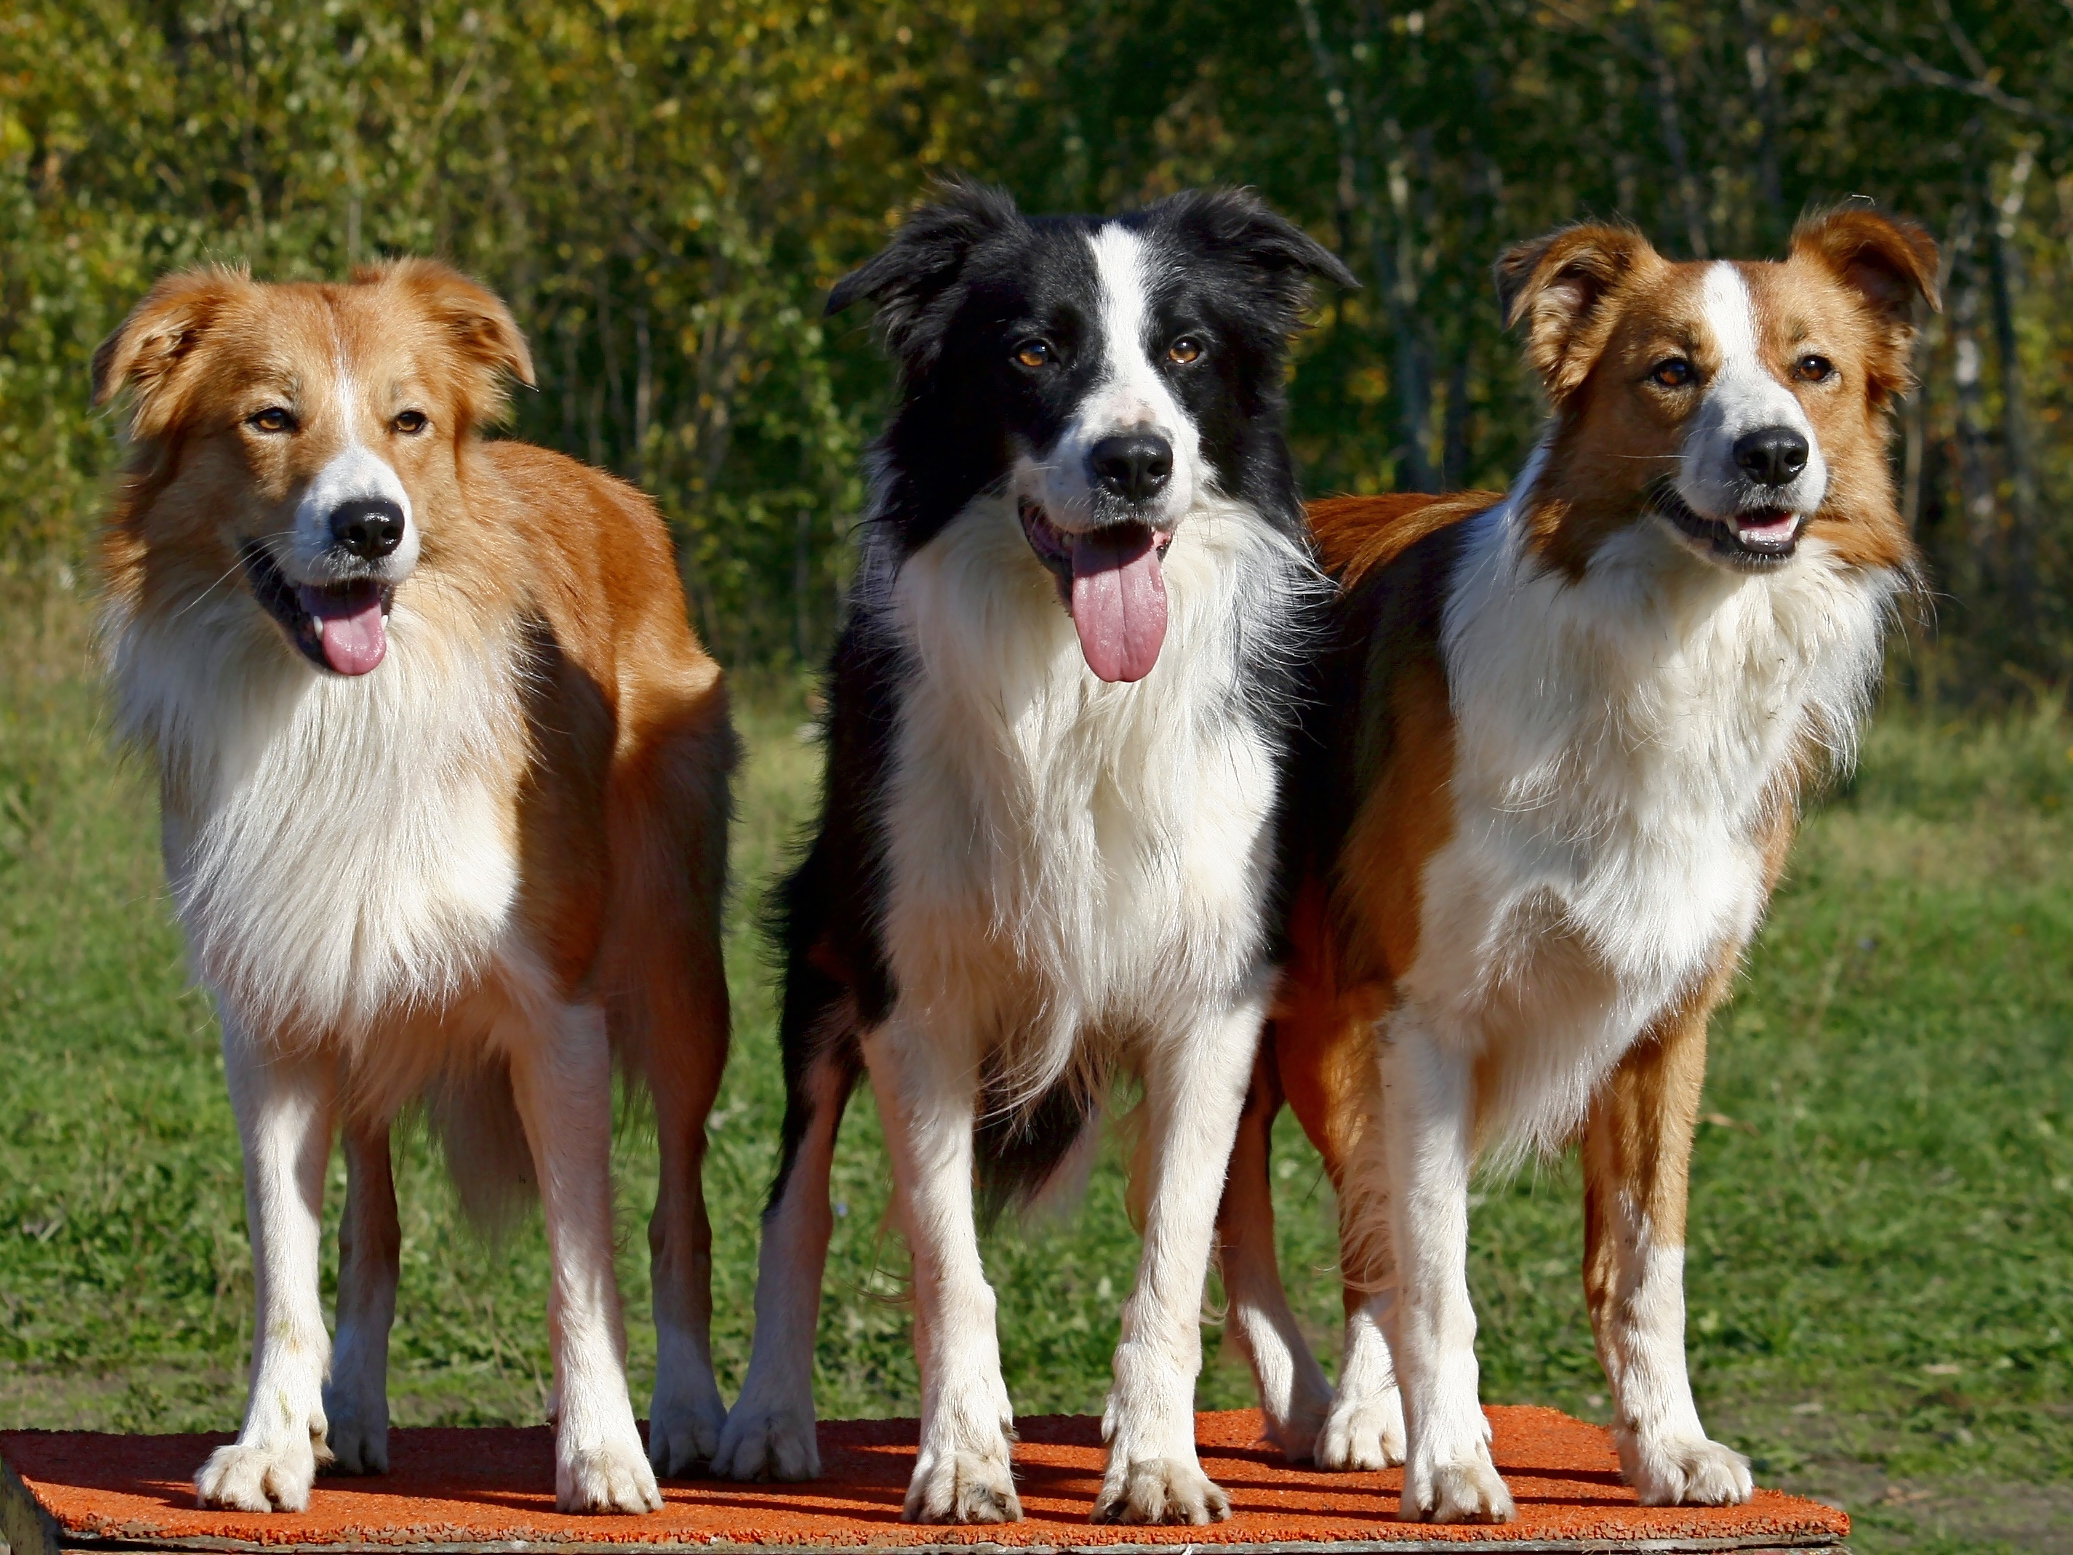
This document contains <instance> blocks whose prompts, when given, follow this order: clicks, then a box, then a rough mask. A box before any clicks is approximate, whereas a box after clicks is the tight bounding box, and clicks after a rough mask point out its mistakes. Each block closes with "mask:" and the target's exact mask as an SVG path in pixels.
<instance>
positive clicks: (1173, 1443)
mask: <svg viewBox="0 0 2073 1555" xmlns="http://www.w3.org/2000/svg"><path fill="white" fill-rule="evenodd" d="M1265 1013H1266V1012H1265V1010H1264V1009H1263V1008H1262V1006H1261V1004H1260V1003H1259V1002H1257V1001H1247V1002H1246V1003H1244V1004H1241V1005H1239V1006H1238V1007H1237V1008H1235V1009H1232V1010H1227V1011H1223V1012H1221V1013H1219V1014H1218V1015H1216V1016H1214V1017H1212V1018H1211V1019H1208V1020H1205V1021H1203V1022H1202V1023H1200V1024H1199V1025H1198V1026H1197V1027H1196V1028H1195V1029H1194V1030H1191V1031H1186V1032H1182V1033H1178V1034H1176V1035H1174V1036H1170V1037H1167V1038H1166V1039H1165V1040H1163V1041H1160V1042H1158V1043H1157V1044H1156V1045H1155V1046H1154V1047H1153V1049H1152V1051H1151V1053H1150V1054H1149V1055H1148V1058H1147V1062H1146V1064H1145V1106H1146V1110H1147V1112H1148V1113H1149V1118H1148V1120H1147V1127H1148V1128H1149V1129H1150V1130H1151V1148H1150V1152H1149V1153H1150V1164H1149V1167H1148V1168H1147V1170H1148V1175H1149V1179H1150V1180H1149V1181H1148V1182H1147V1183H1146V1185H1145V1186H1146V1189H1147V1190H1148V1191H1147V1193H1146V1195H1145V1228H1144V1253H1143V1255H1142V1257H1141V1258H1140V1259H1139V1262H1138V1268H1137V1284H1136V1287H1135V1288H1134V1289H1133V1290H1132V1291H1131V1292H1130V1299H1129V1300H1128V1301H1126V1302H1125V1303H1124V1304H1123V1331H1122V1337H1121V1340H1120V1342H1119V1343H1118V1344H1117V1346H1116V1380H1115V1386H1114V1387H1112V1388H1111V1389H1110V1390H1109V1396H1108V1408H1107V1410H1106V1411H1105V1412H1104V1414H1103V1416H1102V1422H1101V1426H1102V1434H1103V1435H1104V1436H1105V1437H1107V1438H1108V1468H1107V1471H1106V1472H1105V1473H1104V1474H1103V1476H1102V1483H1101V1495H1100V1497H1099V1498H1098V1499H1097V1500H1096V1501H1095V1503H1094V1520H1095V1521H1096V1522H1107V1523H1211V1522H1222V1521H1223V1520H1224V1519H1225V1518H1227V1517H1229V1516H1230V1515H1231V1502H1230V1499H1229V1498H1228V1497H1227V1496H1225V1494H1224V1493H1223V1491H1222V1490H1220V1489H1218V1488H1217V1486H1216V1485H1214V1484H1212V1483H1211V1482H1210V1479H1209V1476H1208V1475H1206V1474H1204V1473H1203V1472H1202V1465H1201V1463H1200V1461H1199V1460H1198V1459H1197V1458H1196V1456H1195V1379H1196V1377H1197V1376H1199V1375H1200V1373H1201V1371H1202V1327H1201V1323H1202V1286H1203V1282H1204V1281H1205V1280H1206V1279H1207V1278H1208V1274H1209V1253H1210V1244H1211V1240H1212V1238H1213V1236H1214V1232H1215V1227H1216V1210H1217V1203H1218V1201H1219V1200H1220V1199H1221V1198H1222V1196H1223V1188H1224V1171H1225V1168H1226V1166H1227V1164H1228V1163H1229V1161H1230V1159H1231V1144H1232V1141H1233V1140H1234V1139H1235V1138H1236V1137H1237V1133H1238V1115H1239V1112H1240V1111H1241V1109H1242V1108H1243V1106H1244V1102H1245V1088H1246V1084H1247V1081H1248V1079H1249V1078H1250V1076H1251V1074H1252V1060H1253V1053H1254V1050H1255V1048H1256V1047H1257V1046H1258V1043H1259V1033H1260V1022H1261V1019H1262V1018H1263V1017H1264V1015H1265Z"/></svg>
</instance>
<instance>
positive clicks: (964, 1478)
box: [900, 1440, 1022, 1523]
mask: <svg viewBox="0 0 2073 1555" xmlns="http://www.w3.org/2000/svg"><path fill="white" fill-rule="evenodd" d="M900 1518H901V1520H902V1521H904V1522H910V1523H1019V1522H1021V1521H1022V1498H1021V1497H1019V1496H1018V1495H1016V1494H1015V1478H1014V1474H1013V1473H1012V1471H1011V1470H1010V1469H1009V1466H1008V1451H1007V1443H1006V1441H1005V1440H1003V1442H1002V1443H1001V1447H1000V1450H999V1451H998V1452H995V1453H978V1452H955V1451H950V1452H924V1453H923V1454H922V1455H921V1456H920V1458H919V1460H918V1461H917V1462H916V1463H915V1465H914V1478H913V1480H912V1481H910V1482H909V1484H908V1486H907V1500H906V1504H905V1505H903V1506H902V1507H901V1508H900Z"/></svg>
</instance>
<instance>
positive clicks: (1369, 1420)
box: [1312, 1388, 1404, 1473]
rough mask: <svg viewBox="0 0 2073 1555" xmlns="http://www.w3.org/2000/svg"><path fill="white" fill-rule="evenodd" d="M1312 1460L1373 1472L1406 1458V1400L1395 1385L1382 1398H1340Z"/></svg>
mask: <svg viewBox="0 0 2073 1555" xmlns="http://www.w3.org/2000/svg"><path fill="white" fill-rule="evenodd" d="M1312 1461H1313V1462H1314V1463H1316V1465H1317V1466H1318V1467H1319V1468H1321V1469H1330V1470H1333V1471H1334V1472H1336V1473H1373V1472H1374V1471H1375V1470H1377V1469H1389V1468H1394V1467H1396V1465H1397V1464H1399V1463H1401V1462H1403V1461H1404V1404H1403V1398H1402V1396H1401V1395H1400V1394H1399V1393H1398V1392H1397V1390H1396V1389H1395V1388H1391V1389H1389V1391H1388V1392H1386V1393H1384V1394H1382V1395H1381V1396H1380V1397H1378V1398H1364V1399H1345V1400H1336V1401H1334V1402H1333V1404H1332V1412H1331V1413H1330V1414H1329V1415H1328V1416H1326V1417H1325V1422H1324V1429H1323V1430H1322V1431H1321V1432H1319V1433H1318V1437H1317V1448H1316V1451H1315V1452H1314V1453H1313V1454H1312Z"/></svg>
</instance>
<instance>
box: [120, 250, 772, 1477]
mask: <svg viewBox="0 0 2073 1555" xmlns="http://www.w3.org/2000/svg"><path fill="white" fill-rule="evenodd" d="M507 374H508V375H510V376H514V377H516V378H518V379H520V380H521V381H523V382H526V383H528V384H529V383H531V382H532V364H531V359H530V357H529V355H528V353H527V349H526V344H525V340H524V337H523V336H522V335H521V334H520V333H519V330H518V328H517V326H516V325H515V324H514V323H513V322H512V319H511V315H510V313H509V312H508V311H507V310H506V309H505V307H504V305H503V304H502V303H501V302H499V301H498V300H497V299H496V298H495V297H493V296H491V295H490V294H489V293H488V292H486V291H484V290H483V289H482V288H480V287H478V286H476V285H474V284H473V283H472V282H470V281H468V280H466V279H464V278H463V277H461V276H460V275H457V274H455V273H454V272H453V271H451V270H449V269H447V268H445V267H444V266H442V265H438V264H434V263H430V262H426V261H422V260H405V261H401V262H397V263H392V264H384V265H379V266H375V267H373V268H370V269H366V270H362V271H360V272H358V273H356V274H355V276H354V277H353V280H352V282H351V284H348V285H281V286H271V285H260V284H257V283H255V282H253V281H251V280H250V279H248V278H247V277H246V276H245V275H243V274H241V273H237V272H233V271H229V270H224V269H207V270H198V271H194V272H191V273H188V274H184V275H176V276H171V277H168V278H167V279H165V280H163V281H161V282H160V283H159V284H158V286H157V287H156V288H154V289H153V291H152V292H151V294H150V296H148V297H147V298H146V299H145V300H144V301H143V302H142V303H141V304H140V305H139V306H138V307H137V309H136V311H135V312H134V313H132V314H131V315H130V317H129V318H128V319H127V320H126V321H125V322H124V324H123V325H122V327H121V328H120V329H119V330H117V331H116V332H115V334H114V335H112V336H111V337H110V338H109V339H108V340H107V341H106V343H104V344H103V345H102V346H101V348H100V350H99V351H98V352H97V353H96V354H95V357H94V394H95V398H96V400H97V401H106V400H108V399H109V398H111V397H112V396H114V395H116V394H117V393H118V392H119V391H121V390H123V389H124V388H125V387H127V388H129V389H131V390H132V391H133V393H132V409H131V411H130V415H129V431H130V438H131V456H130V459H129V463H128V466H127V470H126V472H125V474H124V476H123V478H122V481H121V483H120V486H119V487H118V490H117V492H116V495H115V498H114V502H113V507H112V511H111V512H110V514H109V517H108V523H107V529H106V534H105V537H104V540H103V555H104V560H105V565H106V572H107V585H108V610H109V636H110V648H111V658H112V672H113V678H114V682H115V690H116V696H117V700H118V704H119V709H120V716H121V720H122V723H123V725H124V727H125V728H126V729H127V730H128V732H129V733H130V734H132V735H133V736H134V737H135V738H136V739H137V740H138V741H139V742H140V743H142V744H143V745H145V746H146V747H148V748H149V750H150V751H151V752H152V754H153V755H154V757H155V758H156V760H157V763H158V769H159V774H160V792H161V798H162V803H163V811H164V848H165V859H166V870H167V874H168V876H169V878H170V880H171V884H172V890H173V897H174V901H175V903H176V905H177V907H178V910H179V914H180V919H181V922H182V924H183V925H184V927H185V929H186V932H187V938H188V943H189V948H190V953H191V956H192V961H193V964H194V968H195V971H196V975H197V976H198V978H199V979H200V980H201V981H202V982H203V983H204V984H205V985H206V986H207V987H208V988H209V990H210V991H211V993H212V994H213V995H214V996H215V999H216V1004H217V1008H218V1010H219V1012H220V1014H221V1018H222V1025H223V1056H224V1067H225V1071H226V1074H227V1076H228V1078H229V1083H230V1093H231V1100H232V1103H233V1105H234V1108H235V1110H236V1114H237V1120H238V1128H239V1132H240V1134H241V1136H242V1138H243V1142H244V1157H245V1195H246V1211H247V1215H248V1218H249V1221H250V1231H251V1237H252V1252H253V1263H254V1271H255V1282H256V1291H257V1298H258V1324H257V1328H256V1337H255V1340H254V1346H253V1360H252V1378H251V1398H250V1402H249V1404H248V1406H247V1409H246V1414H245V1422H244V1428H243V1430H242V1431H241V1432H240V1433H239V1435H238V1440H237V1442H236V1443H235V1444H234V1445H231V1446H228V1447H223V1448H220V1449H218V1450H217V1451H216V1452H215V1453H214V1454H213V1455H212V1456H211V1457H210V1458H209V1460H208V1462H207V1463H206V1464H205V1465H204V1466H203V1467H202V1469H201V1471H200V1473H199V1474H198V1475H197V1476H196V1481H195V1483H196V1488H197V1489H198V1490H199V1492H200V1495H201V1500H202V1504H203V1505H205V1506H223V1507H238V1508H243V1509H246V1510H251V1511H265V1510H267V1509H268V1508H269V1507H278V1508H281V1509H284V1510H297V1509H300V1508H302V1507H304V1506H306V1505H307V1504H308V1501H309V1493H310V1482H311V1478H312V1476H313V1475H314V1474H315V1473H316V1471H317V1469H318V1468H319V1467H320V1466H322V1465H330V1466H332V1467H335V1468H337V1469H339V1470H342V1471H347V1472H360V1473H380V1472H383V1471H384V1470H385V1468H386V1466H387V1457H388V1449H387V1439H386V1433H387V1421H388V1405H387V1398H386V1385H387V1371H388V1338H389V1326H390V1321H391V1318H392V1316H393V1314H394V1311H395V1294H396V1278H397V1260H398V1244H399V1233H398V1229H397V1219H396V1203H395V1192H394V1187H393V1184H392V1180H391V1175H390V1157H389V1129H390V1125H391V1123H392V1121H393V1120H394V1119H395V1118H396V1116H397V1114H398V1112H399V1111H400V1110H401V1109H402V1108H404V1107H405V1106H406V1105H408V1104H411V1103H412V1102H416V1101H422V1102H423V1103H424V1104H425V1106H426V1108H427V1111H428V1113H429V1115H430V1116H431V1118H432V1120H433V1122H434V1124H435V1125H436V1126H437V1128H438V1129H439V1131H440V1133H441V1134H442V1136H443V1139H444V1143H445V1148H446V1154H447V1157H448V1160H449V1163H450V1164H451V1166H452V1168H453V1171H454V1176H455V1180H456V1183H457V1184H458V1186H459V1188H460V1190H461V1193H462V1196H463V1199H464V1201H465V1202H467V1203H468V1204H469V1205H470V1207H471V1208H473V1209H476V1210H478V1211H489V1210H494V1208H495V1207H496V1205H497V1203H498V1202H499V1201H500V1200H502V1199H504V1198H506V1197H507V1196H508V1195H510V1194H511V1193H513V1192H516V1191H522V1190H524V1189H526V1188H527V1187H528V1186H529V1185H534V1184H536V1185H537V1187H538V1191H539V1194H540V1198H541V1202H542V1204H543V1207H544V1210H545V1215H546V1228H547V1239H548V1246H549V1253H550V1257H551V1259H552V1263H553V1268H552V1283H551V1287H550V1295H549V1301H548V1320H549V1324H550V1327H551V1330H552V1341H553V1350H554V1371H555V1388H556V1400H557V1402H556V1405H555V1409H554V1414H555V1424H556V1447H555V1496H556V1500H557V1503H558V1504H559V1505H560V1506H561V1507H562V1508H563V1509H564V1510H569V1511H578V1510H585V1511H621V1512H640V1511H646V1510H651V1509H654V1508H656V1507H659V1506H660V1505H661V1502H660V1499H659V1498H658V1496H657V1493H656V1489H655V1476H654V1473H653V1472H652V1471H651V1468H650V1464H649V1461H648V1458H647V1457H646V1456H644V1454H643V1452H642V1447H641V1442H640V1438H639V1436H638V1434H637V1432H636V1428H635V1425H634V1417H633V1410H632V1408H631V1407H630V1405H629V1403H628V1400H627V1392H626V1374H625V1337H624V1330H623V1326H622V1319H621V1314H620V1306H619V1294H618V1288H617V1285H616V1282H615V1279H614V1275H613V1269H612V1248H613V1237H612V1196H611V1183H610V1176H609V1160H608V1151H609V1145H610V1138H611V1128H612V1064H613V1059H614V1057H615V1055H616V1057H617V1058H618V1059H619V1060H620V1061H621V1062H622V1063H623V1064H624V1065H625V1067H626V1069H627V1070H628V1071H629V1073H630V1074H631V1075H632V1076H634V1077H637V1078H638V1079H639V1080H640V1081H642V1082H644V1083H645V1084H646V1085H647V1086H648V1087H649V1089H650V1090H651V1091H652V1093H653V1095H654V1098H655V1105H656V1114H657V1123H658V1128H659V1133H660V1149H661V1187H660V1191H659V1193H658V1196H657V1201H656V1206H655V1213H654V1218H653V1220H652V1221H651V1222H650V1225H649V1245H650V1247H651V1249H652V1252H653V1256H654V1290H655V1297H654V1300H655V1320H656V1326H657V1328H658V1330H659V1333H658V1347H659V1371H658V1377H657V1381H656V1388H655V1398H654V1404H653V1429H652V1432H651V1447H652V1452H653V1458H654V1467H655V1468H657V1469H661V1470H662V1471H664V1472H672V1471H677V1470H681V1469H682V1468H683V1467H685V1466H686V1465H687V1464H688V1463H690V1462H692V1461H694V1460H697V1459H703V1458H707V1457H710V1455H711V1453H712V1450H713V1447H714V1445H715V1442H716V1440H717V1433H718V1430H719V1426H720V1423H721V1421H722V1419H723V1418H724V1413H725V1412H724V1410H723V1408H722V1406H721V1403H720V1398H719V1393H718V1391H717V1389H716V1388H715V1386H714V1383H713V1375H712V1365H711V1361H710V1358H709V1355H708V1351H707V1331H708V1327H709V1318H710V1308H711V1296H710V1272H711V1241H712V1236H711V1230H710V1227H709V1226H708V1224H707V1221H706V1214H705V1205H704V1199H703V1195H702V1192H701V1188H700V1180H699V1179H700V1164H701V1160H702V1157H703V1154H704V1148H705V1134H704V1125H705V1118H706V1114H707V1112H708V1111H709V1110H710V1108H711V1104H712V1098H713V1094H714V1091H715V1088H716V1087H717V1085H718V1083H719V1076H720V1070H721V1067H722V1065H723V1063H724V1061H725V1056H726V1048H727V1022H728V1015H727V993H726V983H725V980H724V977H723V975H722V969H721V964H720V941H719V914H720V902H721V891H722V884H723V879H722V877H723V871H724V858H725V845H726V828H727V815H728V775H729V772H730V769H731V766H732V763H733V759H734V738H733V734H732V731H731V727H730V724H729V721H728V716H727V702H726V694H725V690H724V688H723V686H722V683H721V675H720V671H719V669H718V667H717V666H716V665H715V664H714V663H713V661H712V660H711V659H710V658H709V657H707V655H706V654H705V653H704V651H703V650H702V649H701V648H700V647H699V645H698V643H697V641H696V640H695V639H694V638H693V637H692V635H691V632H690V630H689V628H688V626H687V625H686V622H685V615H684V602H683V596H682V593H681V590H680V588H679V586H678V583H677V578H676V571H675V567H674V565H673V562H672V558H671V555H670V547H669V542H668V539H667V537H666V535H665V533H664V530H663V526H662V524H661V522H660V521H659V519H658V518H657V515H656V513H655V510H654V508H653V507H652V505H650V503H649V502H648V501H647V499H645V498H644V497H642V496H641V495H640V494H639V493H638V492H635V491H634V490H632V489H631V488H629V487H627V486H625V485H623V484H621V483H620V482H618V481H616V480H613V479H611V478H609V477H608V476H605V475H602V474H600V473H598V472H597V471H595V470H590V469H586V468H585V467H583V466H582V465H579V464H576V463H574V462H573V461H571V460H568V459H565V458H562V457H560V456H559V455H556V454H552V453H548V452H546V451H544V450H542V449H538V448H532V447H527V446H525V445H523V444H520V443H513V442H487V441H484V440H482V439H481V437H480V436H479V435H478V434H479V431H480V429H481V428H482V427H483V426H485V425H486V424H488V423H490V422H492V421H494V420H495V419H496V418H497V416H498V415H499V414H500V412H501V411H502V409H503V407H504V395H503V380H504V378H505V376H506V375H507ZM334 1130H338V1131H341V1132H342V1133H343V1136H344V1141H345V1154H346V1164H347V1172H348V1177H347V1188H346V1207H345V1218H344V1222H343V1225H342V1227H341V1231H340V1237H339V1242H340V1269H339V1279H338V1338H337V1343H336V1346H335V1347H334V1346H333V1345H332V1343H331V1342H330V1341H329V1340H328V1338H327V1336H326V1334H325V1330H324V1314H323V1311H322V1309H321V1305H320V1301H319V1293H318V1256H319V1250H318V1239H319V1214H320V1210H321V1202H322V1197H323V1188H324V1176H325V1169H326V1163H327V1160H328V1158H329V1155H330V1150H331V1142H332V1137H333V1132H334Z"/></svg>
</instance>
